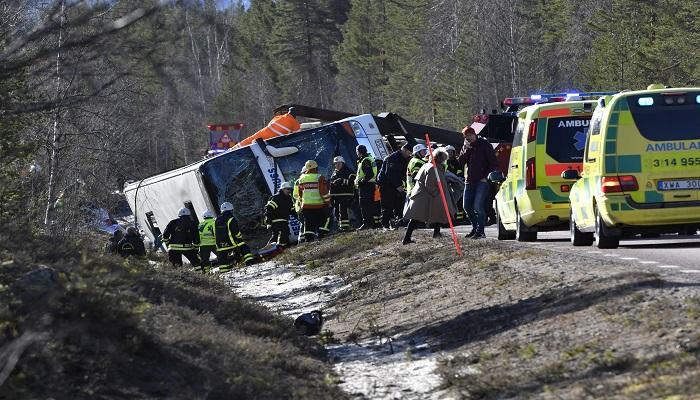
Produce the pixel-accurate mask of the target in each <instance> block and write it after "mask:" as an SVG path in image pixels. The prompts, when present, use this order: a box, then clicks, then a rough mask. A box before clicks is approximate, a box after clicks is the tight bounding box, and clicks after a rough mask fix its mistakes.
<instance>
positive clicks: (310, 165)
mask: <svg viewBox="0 0 700 400" xmlns="http://www.w3.org/2000/svg"><path fill="white" fill-rule="evenodd" d="M316 168H318V163H317V162H316V161H314V160H309V161H307V162H306V163H305V164H304V170H305V171H308V170H310V169H316Z"/></svg>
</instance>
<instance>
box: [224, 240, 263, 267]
mask: <svg viewBox="0 0 700 400" xmlns="http://www.w3.org/2000/svg"><path fill="white" fill-rule="evenodd" d="M216 258H217V260H218V264H219V271H220V272H228V271H230V270H231V269H233V266H234V265H235V264H236V263H238V262H239V261H243V262H244V263H245V265H251V264H253V262H254V261H255V256H253V253H252V252H251V251H250V247H248V245H247V244H245V243H243V244H241V245H240V246H238V247H236V248H235V249H228V250H217V251H216Z"/></svg>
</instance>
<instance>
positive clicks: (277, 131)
mask: <svg viewBox="0 0 700 400" xmlns="http://www.w3.org/2000/svg"><path fill="white" fill-rule="evenodd" d="M300 128H301V125H300V124H299V121H297V120H296V118H294V117H292V116H291V115H290V114H289V113H287V114H284V115H276V116H275V117H274V118H272V121H270V123H269V124H267V126H266V127H264V128H262V129H260V130H259V131H257V132H255V133H254V134H253V135H251V136H248V137H247V138H245V139H243V140H241V141H240V142H239V143H238V144H237V145H236V146H235V147H234V148H239V147H243V146H247V145H249V144H251V143H253V142H254V141H255V140H257V139H263V140H265V139H271V138H274V137H278V136H284V135H289V134H290V133H294V132H296V131H298V130H299V129H300Z"/></svg>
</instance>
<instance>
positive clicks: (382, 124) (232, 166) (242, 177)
mask: <svg viewBox="0 0 700 400" xmlns="http://www.w3.org/2000/svg"><path fill="white" fill-rule="evenodd" d="M294 106H295V108H297V109H298V110H299V111H298V112H299V115H300V116H304V117H309V118H315V119H320V120H325V121H329V120H335V122H332V123H329V124H327V125H324V126H320V127H317V128H313V129H307V130H302V131H299V132H296V133H292V134H289V135H286V136H282V137H276V138H272V139H268V140H257V141H255V142H253V143H252V144H250V145H249V146H245V147H242V148H238V149H234V150H230V151H228V152H226V153H223V154H220V155H218V156H215V157H212V158H208V159H204V160H201V161H198V162H196V163H193V164H190V165H187V166H184V167H181V168H178V169H175V170H172V171H168V172H165V173H162V174H159V175H155V176H152V177H149V178H146V179H144V180H141V181H138V182H132V183H129V184H127V185H126V186H125V187H124V195H125V196H126V199H127V201H128V203H129V206H130V207H131V210H132V212H133V214H134V221H135V224H136V225H137V227H139V228H140V229H143V230H144V231H145V233H146V235H147V236H148V237H149V238H150V239H151V240H155V239H156V238H157V237H158V236H160V234H161V233H162V232H161V231H162V229H164V227H165V225H167V223H168V222H169V221H170V220H171V219H173V218H175V217H176V216H177V212H178V210H179V209H180V208H182V207H187V208H189V209H190V211H191V213H192V217H193V219H195V220H197V221H198V219H199V216H201V215H202V213H204V211H206V210H211V211H212V212H214V214H216V215H218V214H219V205H220V204H221V203H223V202H225V201H229V202H231V203H232V204H233V206H234V215H235V216H236V218H237V219H238V220H239V222H240V224H241V226H242V228H243V229H244V230H252V229H255V228H256V227H258V226H259V225H260V223H261V222H262V216H263V211H264V206H265V203H266V202H267V200H268V198H269V197H270V196H271V195H272V194H273V193H276V192H277V190H278V188H279V186H280V184H281V183H282V182H285V181H287V182H292V181H294V180H296V179H297V178H298V177H299V175H300V173H301V168H302V166H303V165H304V163H305V162H306V161H307V160H316V162H318V165H319V173H320V174H322V175H325V176H326V177H329V176H330V175H331V173H332V172H333V158H334V157H335V156H343V158H344V159H345V160H346V162H347V163H348V165H349V166H350V167H351V168H353V166H354V165H356V164H357V156H356V154H355V147H356V146H357V145H358V144H362V145H365V146H366V147H367V149H368V151H369V152H370V153H371V154H372V155H373V156H374V157H375V158H377V159H384V158H386V156H388V155H389V153H390V152H391V151H393V150H396V149H397V148H398V142H397V140H405V141H408V142H409V143H415V142H416V139H418V140H420V139H422V138H424V136H425V134H426V133H428V134H430V136H431V139H432V140H434V141H436V142H438V143H443V144H452V145H454V146H461V143H462V137H461V135H460V134H459V133H458V132H454V131H449V130H444V129H439V128H435V127H430V126H424V125H419V124H414V123H411V122H408V121H406V120H405V119H403V118H401V117H400V116H398V115H396V114H393V113H382V114H379V115H378V116H375V115H371V114H363V115H354V114H349V113H343V112H336V111H329V110H321V109H315V108H310V107H305V106H298V105H294ZM288 107H289V105H285V106H281V107H280V108H278V109H277V110H275V111H276V112H281V111H280V110H286V109H287V108H288ZM336 119H337V120H336ZM290 226H291V228H292V234H293V235H295V236H296V235H298V233H299V222H298V221H296V220H291V221H290Z"/></svg>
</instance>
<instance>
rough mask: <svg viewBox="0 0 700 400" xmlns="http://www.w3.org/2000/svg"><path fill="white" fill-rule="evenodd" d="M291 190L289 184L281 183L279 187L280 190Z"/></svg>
mask: <svg viewBox="0 0 700 400" xmlns="http://www.w3.org/2000/svg"><path fill="white" fill-rule="evenodd" d="M291 188H292V184H291V183H289V182H282V184H281V185H280V189H291Z"/></svg>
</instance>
